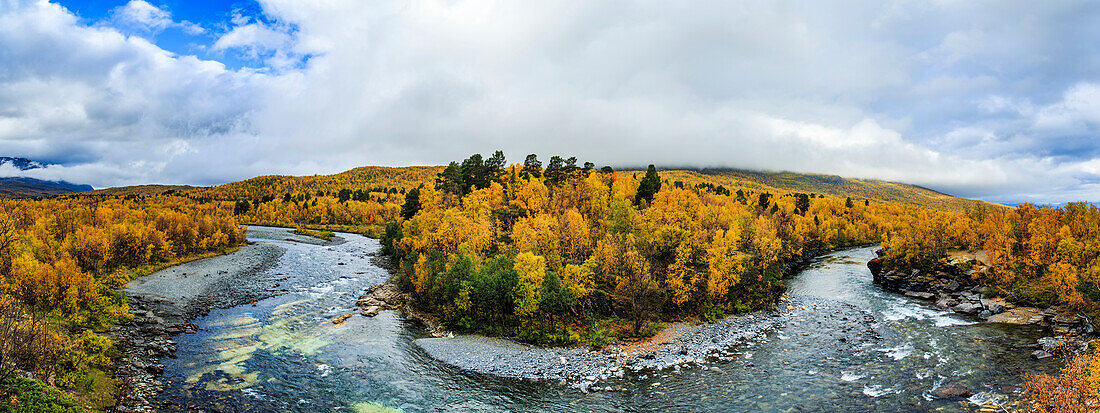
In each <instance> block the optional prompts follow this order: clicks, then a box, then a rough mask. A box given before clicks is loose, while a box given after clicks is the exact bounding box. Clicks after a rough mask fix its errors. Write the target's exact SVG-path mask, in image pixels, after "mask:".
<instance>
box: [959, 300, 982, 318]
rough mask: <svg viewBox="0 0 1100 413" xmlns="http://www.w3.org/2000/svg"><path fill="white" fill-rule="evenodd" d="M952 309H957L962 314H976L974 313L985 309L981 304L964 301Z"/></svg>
mask: <svg viewBox="0 0 1100 413" xmlns="http://www.w3.org/2000/svg"><path fill="white" fill-rule="evenodd" d="M952 310H955V312H956V313H960V314H970V315H974V314H978V313H980V312H981V311H982V310H983V308H982V305H981V304H977V303H972V302H964V303H961V304H959V305H956V306H955V307H953V308H952Z"/></svg>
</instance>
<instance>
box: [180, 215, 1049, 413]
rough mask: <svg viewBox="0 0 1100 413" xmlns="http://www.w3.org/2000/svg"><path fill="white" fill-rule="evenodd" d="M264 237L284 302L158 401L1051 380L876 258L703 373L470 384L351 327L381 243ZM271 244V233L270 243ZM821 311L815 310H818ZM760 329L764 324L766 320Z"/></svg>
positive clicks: (377, 274) (853, 267)
mask: <svg viewBox="0 0 1100 413" xmlns="http://www.w3.org/2000/svg"><path fill="white" fill-rule="evenodd" d="M273 232H275V233H277V231H274V230H268V231H266V232H262V231H261V232H260V233H266V234H268V235H267V236H265V237H264V238H259V237H253V238H251V240H252V241H254V242H257V243H264V244H272V245H277V246H279V247H281V248H283V249H285V252H284V253H283V254H282V256H281V257H280V258H279V259H278V261H277V263H276V264H275V265H274V267H272V268H270V269H267V270H266V271H265V272H263V273H261V274H259V275H257V276H258V277H264V278H265V279H266V280H267V281H268V283H267V285H271V287H270V288H272V291H271V293H274V294H276V295H274V296H272V297H270V298H266V299H263V300H259V301H257V302H255V303H248V304H244V305H240V306H236V307H232V308H227V309H215V310H212V311H210V312H209V314H207V315H205V316H202V317H199V318H197V319H196V320H194V323H195V324H197V326H198V331H197V332H196V333H185V334H181V335H179V336H177V337H176V338H175V339H176V340H177V341H178V343H179V345H178V348H179V350H178V351H177V353H176V356H177V358H175V359H167V360H165V373H164V379H165V380H166V381H167V382H168V387H167V390H166V391H164V392H163V393H162V394H161V396H160V397H161V398H162V399H164V400H167V401H170V402H171V403H170V404H171V405H172V406H174V407H175V408H177V409H180V410H188V409H192V408H196V407H197V408H202V409H209V410H225V411H335V410H345V411H379V410H380V409H382V410H381V411H385V410H384V409H385V408H396V409H401V410H404V411H407V412H415V411H438V410H461V411H469V410H479V411H544V410H550V411H563V410H574V411H636V410H652V409H660V410H664V411H668V410H673V411H749V410H756V411H759V410H764V411H822V410H824V411H868V410H885V411H897V410H912V411H924V410H937V409H958V408H959V404H958V401H941V400H933V399H932V398H931V397H930V396H929V391H930V390H932V389H933V388H935V387H936V386H938V385H940V384H944V383H961V384H963V385H966V386H969V387H971V388H973V389H975V390H977V391H979V394H978V395H976V396H974V397H972V398H971V399H972V400H973V401H975V402H985V401H987V400H990V399H998V398H1000V397H1002V396H1001V395H1004V394H1009V393H1011V391H1012V390H1013V389H1014V386H1019V385H1020V381H1021V374H1022V372H1024V371H1035V370H1039V371H1049V370H1052V369H1054V368H1056V365H1055V364H1054V363H1053V362H1051V361H1046V362H1036V361H1032V360H1030V359H1029V358H1028V353H1027V352H1026V351H1022V350H1021V349H1017V348H1013V345H1014V344H1016V345H1022V344H1029V343H1032V342H1034V340H1035V338H1037V337H1038V335H1039V334H1040V333H1041V331H1038V330H1037V329H1035V328H1026V327H1018V326H998V325H989V324H976V323H974V322H973V320H968V319H964V318H961V317H958V316H956V315H954V314H951V313H948V312H944V311H941V310H938V309H935V308H933V307H931V306H929V305H927V304H924V303H921V302H918V301H915V300H912V299H909V298H906V297H904V296H900V295H897V294H892V293H888V292H885V291H882V290H881V289H879V288H878V287H877V286H875V285H873V284H871V274H870V272H869V271H868V270H867V267H866V265H865V264H866V262H867V260H869V259H870V258H872V257H873V255H874V254H873V252H872V249H871V248H858V249H851V250H845V251H840V252H836V253H832V254H829V255H826V256H824V257H821V258H819V259H817V260H815V261H814V262H813V263H812V264H811V265H810V266H808V267H807V268H805V269H804V270H803V271H802V272H801V273H800V274H798V275H797V276H795V277H793V278H792V279H791V280H789V285H790V294H791V295H792V296H793V297H794V298H795V300H794V301H795V303H797V305H799V306H806V307H807V310H806V311H802V312H799V313H797V314H796V315H793V316H789V317H788V318H785V319H784V320H789V321H785V323H783V324H782V325H780V326H778V327H776V328H774V329H771V330H768V331H766V332H765V336H761V337H760V339H759V340H754V341H751V342H749V343H746V344H741V345H738V346H735V347H733V348H729V349H726V350H725V351H724V352H723V353H722V357H715V358H712V359H711V360H709V361H708V362H707V363H706V364H704V366H701V367H700V366H696V367H689V368H684V369H665V370H656V371H655V370H643V371H640V372H627V374H626V375H625V376H624V377H622V378H613V379H609V380H607V381H605V382H604V383H601V384H600V385H601V386H607V387H611V388H614V389H616V390H617V391H611V392H606V391H604V392H592V393H583V392H581V391H580V390H578V389H576V388H574V387H572V386H570V383H565V382H561V381H530V380H517V379H505V378H496V377H492V376H488V375H481V374H476V373H470V372H466V371H462V370H459V369H456V368H453V367H451V366H449V365H446V364H443V363H440V362H437V361H435V360H433V359H432V358H430V357H428V356H427V354H426V353H425V352H424V351H423V350H422V349H420V348H419V347H418V346H416V345H414V344H413V341H414V340H416V339H418V338H423V337H424V336H425V334H424V329H423V327H422V326H420V325H418V324H416V323H413V322H408V321H405V320H403V319H401V318H400V317H399V316H398V314H396V313H394V312H391V311H384V312H382V313H381V314H380V315H378V316H377V317H374V318H368V317H361V316H358V315H356V316H354V317H351V318H349V319H348V320H347V321H346V322H344V323H342V324H339V325H335V324H333V323H332V322H330V320H331V319H332V318H334V317H337V316H340V315H343V314H351V313H356V311H357V310H356V309H355V301H356V299H357V298H358V296H359V295H360V294H361V293H362V292H363V291H364V290H365V289H366V288H368V287H370V286H372V285H375V284H379V283H382V282H383V281H385V280H386V279H387V277H389V274H388V273H387V271H386V270H385V269H383V268H380V267H378V266H376V265H374V264H373V263H372V262H371V257H372V256H373V255H374V254H377V252H378V250H379V248H380V246H379V244H378V241H376V240H373V239H369V238H365V237H361V236H358V235H354V234H339V235H340V236H341V237H342V238H343V239H344V240H345V241H346V242H344V243H341V244H338V245H332V246H319V245H310V244H304V243H299V242H291V241H286V240H282V239H280V237H277V236H275V237H272V236H270V234H271V233H273ZM261 236H263V235H261ZM816 304H820V305H816ZM758 316H759V315H758Z"/></svg>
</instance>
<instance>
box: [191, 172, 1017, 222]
mask: <svg viewBox="0 0 1100 413" xmlns="http://www.w3.org/2000/svg"><path fill="white" fill-rule="evenodd" d="M442 170H443V167H442V166H409V167H396V168H392V167H381V166H365V167H360V168H355V169H352V170H349V171H346V172H341V173H338V174H333V175H313V176H284V175H267V176H259V177H256V178H252V179H247V180H244V181H240V182H233V183H229V184H225V185H220V186H216V187H212V188H199V189H193V190H191V191H189V192H188V193H189V194H190V195H192V196H197V197H203V198H210V199H222V200H239V199H259V198H263V197H279V196H283V194H288V193H289V194H297V193H305V192H308V193H310V194H313V193H316V192H318V191H324V192H326V193H328V194H334V193H336V192H338V191H340V190H342V189H349V190H352V191H355V190H365V191H371V190H385V189H389V188H395V189H404V190H408V189H411V188H414V187H416V186H418V185H420V184H421V183H429V184H430V183H431V182H433V181H434V179H435V176H436V174H438V173H439V172H440V171H442ZM620 173H636V174H638V176H639V177H640V176H641V174H643V173H644V172H642V171H630V170H627V171H622V172H620ZM660 173H661V178H662V180H663V181H665V183H666V184H668V185H672V184H674V183H675V182H676V181H680V182H681V183H683V184H684V185H685V186H687V187H694V186H695V185H697V184H709V185H713V186H715V187H717V186H719V185H721V186H723V187H725V188H726V189H728V190H730V191H731V192H736V191H737V190H738V189H741V190H744V191H745V192H753V193H759V192H770V193H773V194H787V193H795V192H803V193H814V194H818V195H824V196H829V197H836V198H846V197H851V198H852V199H853V200H855V201H863V200H869V201H871V202H896V203H902V204H907V205H914V206H921V207H926V208H932V209H936V210H941V211H950V212H962V211H965V210H966V209H968V208H970V207H971V206H973V204H974V202H976V201H974V200H971V199H966V198H960V197H955V196H952V195H948V194H944V193H941V192H937V191H934V190H931V189H927V188H923V187H920V186H916V185H909V184H903V183H897V182H887V181H881V180H868V179H853V178H844V177H840V176H836V175H823V174H803V173H793V172H761V171H747V170H738V169H701V170H689V169H675V170H661V171H660ZM402 192H403V191H402ZM987 204H988V205H991V206H995V207H1003V206H1002V205H999V204H989V203H987Z"/></svg>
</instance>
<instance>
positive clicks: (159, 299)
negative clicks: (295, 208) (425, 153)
mask: <svg viewBox="0 0 1100 413" xmlns="http://www.w3.org/2000/svg"><path fill="white" fill-rule="evenodd" d="M248 236H249V238H250V239H256V238H263V239H275V240H286V241H292V242H302V243H309V244H315V245H335V244H337V243H341V242H343V240H342V239H334V240H333V241H331V242H326V241H324V240H320V239H317V238H313V237H308V236H301V235H295V234H293V233H291V232H290V231H288V230H287V229H285V228H272V227H251V228H249V231H248ZM284 252H285V250H284V249H283V248H282V247H279V246H277V245H272V244H263V243H256V244H249V245H245V246H243V247H241V248H240V249H239V250H238V251H236V252H234V253H232V254H228V255H221V256H216V257H212V258H207V259H202V260H198V261H192V262H188V263H184V264H180V265H177V266H173V267H170V268H167V269H164V270H161V271H158V272H155V273H153V274H150V275H147V276H145V277H141V278H137V279H135V280H133V281H131V282H130V283H129V284H127V286H126V288H125V289H123V292H124V293H126V295H127V296H128V297H129V299H130V312H131V313H132V314H133V316H134V320H133V321H131V322H129V323H125V324H120V325H118V326H115V327H112V328H111V329H110V331H109V332H108V334H109V335H110V336H111V337H112V339H113V340H114V341H115V346H116V348H117V349H118V350H119V353H120V358H119V359H118V360H117V361H116V366H117V368H116V371H115V378H116V379H117V380H118V381H119V382H120V392H119V396H118V397H119V399H118V404H117V405H116V406H115V411H119V412H156V411H162V410H163V409H164V408H165V406H164V404H163V403H162V402H161V401H159V400H157V395H159V394H160V392H161V391H162V390H163V389H164V383H163V382H162V381H161V380H160V375H161V374H162V373H163V372H164V365H163V364H162V363H161V360H162V359H163V358H165V357H175V352H176V342H175V341H174V340H173V337H174V336H176V335H178V334H182V333H191V332H194V331H195V328H196V327H195V325H194V324H190V321H191V320H194V319H195V318H197V317H200V316H203V315H205V314H207V313H208V312H209V311H210V310H211V309H215V308H229V307H234V306H237V305H242V304H247V303H251V302H256V301H259V300H262V299H264V298H267V297H271V296H274V295H277V294H280V293H282V292H285V289H282V288H281V287H280V282H281V281H282V280H284V279H285V276H283V275H280V274H267V270H269V269H271V268H273V267H274V266H275V265H276V263H277V261H278V259H279V257H281V256H282V255H283V253H284Z"/></svg>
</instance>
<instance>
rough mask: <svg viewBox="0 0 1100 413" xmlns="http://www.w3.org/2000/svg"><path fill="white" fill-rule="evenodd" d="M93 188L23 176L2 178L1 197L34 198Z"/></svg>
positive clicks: (0, 180) (0, 183) (0, 184)
mask: <svg viewBox="0 0 1100 413" xmlns="http://www.w3.org/2000/svg"><path fill="white" fill-rule="evenodd" d="M91 190H92V187H91V185H78V184H71V183H68V182H65V181H43V180H41V179H34V178H22V177H8V178H0V198H33V197H40V196H51V195H61V194H69V193H73V192H83V191H91Z"/></svg>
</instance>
